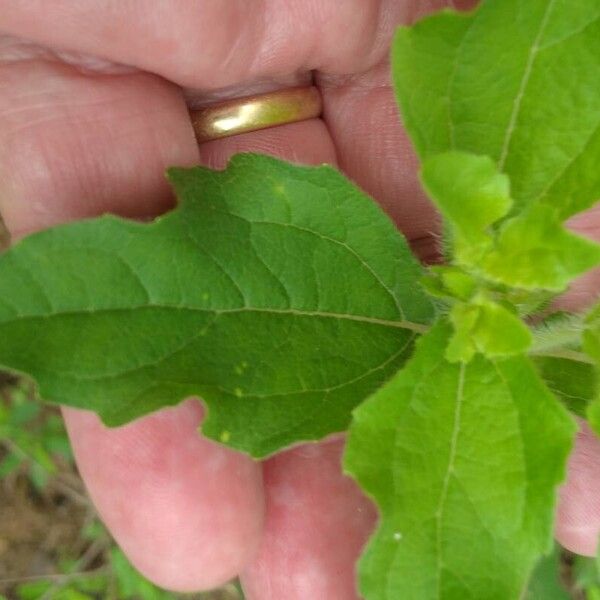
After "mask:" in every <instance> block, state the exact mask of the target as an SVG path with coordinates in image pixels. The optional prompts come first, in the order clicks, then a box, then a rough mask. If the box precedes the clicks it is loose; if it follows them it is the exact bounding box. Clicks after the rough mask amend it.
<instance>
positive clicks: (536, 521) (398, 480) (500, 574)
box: [345, 323, 576, 600]
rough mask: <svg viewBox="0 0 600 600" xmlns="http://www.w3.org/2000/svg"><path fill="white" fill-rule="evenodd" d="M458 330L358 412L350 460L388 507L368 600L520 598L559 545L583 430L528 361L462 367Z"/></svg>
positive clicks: (445, 333) (364, 576)
mask: <svg viewBox="0 0 600 600" xmlns="http://www.w3.org/2000/svg"><path fill="white" fill-rule="evenodd" d="M450 333H451V328H450V327H449V326H448V325H447V324H444V323H441V324H438V325H436V326H435V327H434V328H433V329H432V330H431V331H430V332H429V333H428V334H426V335H425V336H423V337H422V338H421V339H420V340H419V342H418V343H417V347H416V350H415V354H414V356H413V358H411V360H410V361H409V362H408V363H407V365H406V366H405V368H404V369H403V370H401V371H400V372H399V373H398V375H397V376H396V377H395V378H394V379H393V380H391V381H390V382H389V383H388V384H387V385H386V386H385V387H383V388H382V389H381V390H380V391H379V392H377V393H376V394H375V395H374V396H373V397H371V398H370V399H369V400H367V401H366V402H365V403H364V404H362V405H361V406H360V407H358V408H357V409H356V410H355V411H354V413H353V416H354V420H353V423H352V425H351V428H350V436H349V440H348V446H347V451H346V457H345V467H346V469H347V471H348V472H350V474H352V475H353V476H354V477H355V478H356V479H357V481H358V482H359V483H360V485H361V486H362V487H363V488H364V489H365V490H366V491H367V492H368V493H369V494H370V495H371V496H372V497H373V498H374V499H375V500H376V501H377V503H378V505H379V508H380V511H381V522H380V525H379V529H378V531H377V533H376V534H375V536H374V537H373V538H372V539H371V542H370V543H369V545H368V547H367V550H366V552H365V554H364V557H363V559H362V560H361V564H360V572H361V584H362V593H363V594H364V596H365V597H366V598H367V599H368V600H397V599H398V598H415V599H416V598H418V599H419V600H430V599H431V600H434V599H435V600H481V599H482V598H488V599H498V600H511V599H514V600H516V599H517V598H519V597H520V596H521V594H522V593H523V590H524V587H525V585H526V581H527V577H528V575H529V573H530V571H531V569H532V567H533V565H534V563H535V562H536V560H537V559H538V557H539V555H540V554H542V553H543V552H546V551H548V550H549V549H550V547H551V539H552V527H553V513H554V510H553V509H554V505H555V500H556V487H557V485H558V484H559V483H560V482H561V481H562V479H563V476H564V472H565V462H566V459H567V455H568V453H569V450H570V447H571V443H572V438H573V436H574V434H575V429H576V428H575V425H574V423H573V421H572V419H571V418H570V417H569V416H568V414H567V412H566V411H565V410H564V409H563V408H562V407H561V406H560V404H559V403H558V402H557V401H556V399H555V398H554V397H553V396H552V394H551V393H550V392H549V391H548V389H547V388H546V387H545V386H544V384H543V383H542V381H541V380H540V379H539V377H538V375H537V373H536V372H535V370H534V368H533V367H532V365H531V363H530V361H529V360H528V359H527V358H525V357H514V358H509V359H503V360H496V361H491V360H488V359H486V358H484V357H482V356H477V357H475V359H474V360H473V361H472V362H471V363H469V364H468V365H465V364H450V363H448V362H447V361H446V360H445V358H444V348H445V346H446V344H447V342H448V339H449V336H450Z"/></svg>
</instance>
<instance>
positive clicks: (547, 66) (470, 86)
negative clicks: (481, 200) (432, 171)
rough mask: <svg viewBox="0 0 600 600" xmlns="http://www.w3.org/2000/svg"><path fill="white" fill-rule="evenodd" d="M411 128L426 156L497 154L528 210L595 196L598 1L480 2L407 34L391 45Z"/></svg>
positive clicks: (599, 114)
mask: <svg viewBox="0 0 600 600" xmlns="http://www.w3.org/2000/svg"><path fill="white" fill-rule="evenodd" d="M393 70H394V81H395V86H396V92H397V96H398V100H399V103H400V106H401V108H402V113H403V117H404V124H405V126H406V128H407V129H408V131H409V133H410V135H411V137H412V139H413V141H414V143H415V146H416V148H417V151H418V153H419V154H420V156H421V157H422V158H428V157H430V156H432V155H434V154H437V153H441V152H445V151H448V150H461V151H464V152H470V153H473V154H479V155H486V156H490V157H492V158H493V160H494V161H495V162H496V164H497V165H498V167H499V170H500V171H502V172H504V173H506V174H507V175H508V176H509V177H510V180H511V182H512V191H513V198H514V200H515V201H516V206H517V207H519V208H521V207H525V206H527V205H530V204H532V203H534V202H542V203H545V204H550V205H552V206H555V207H557V208H558V210H559V213H560V217H561V219H562V218H565V217H567V216H569V215H571V214H574V213H576V212H579V211H581V210H584V209H585V208H587V207H589V206H591V205H592V204H593V203H594V202H595V201H596V200H597V199H598V198H600V170H598V162H599V159H600V94H598V92H597V88H598V81H599V80H600V4H599V3H598V2H597V0H578V1H577V2H573V1H571V0H528V1H527V2H523V1H522V0H484V1H483V2H482V3H481V6H480V8H479V9H478V10H477V11H475V12H474V13H472V14H470V15H468V16H463V15H459V14H457V13H450V12H445V13H442V14H439V15H435V16H433V17H430V18H427V19H425V20H423V21H421V22H420V23H417V24H416V25H414V26H413V27H411V28H404V29H401V30H400V32H399V33H398V35H397V37H396V41H395V44H394V51H393Z"/></svg>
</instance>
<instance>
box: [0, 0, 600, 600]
mask: <svg viewBox="0 0 600 600" xmlns="http://www.w3.org/2000/svg"><path fill="white" fill-rule="evenodd" d="M254 4H256V6H255V7H254ZM442 6H446V3H445V0H430V1H427V0H420V1H411V0H342V1H340V0H256V2H255V3H253V9H252V11H248V10H247V0H227V1H226V2H224V1H223V0H197V1H195V2H177V1H176V0H161V1H158V2H152V3H150V2H148V3H141V2H133V0H118V1H117V0H106V1H104V2H92V1H91V0H90V1H85V2H75V1H73V0H53V2H51V3H48V2H47V1H45V0H28V1H26V0H0V31H2V32H4V35H3V37H1V38H0V211H1V213H2V215H3V218H4V220H5V222H6V225H7V227H8V228H9V230H10V232H11V234H12V236H13V239H18V238H19V237H21V236H23V235H26V234H28V233H30V232H33V231H35V230H38V229H41V228H45V227H48V226H51V225H54V224H57V223H61V222H65V221H69V220H73V219H80V218H83V217H89V216H93V215H98V214H101V213H103V212H107V211H111V212H115V213H118V214H122V215H125V216H128V217H133V218H148V217H152V216H154V215H157V214H160V213H161V212H164V211H165V210H166V209H168V208H169V207H170V206H171V205H172V203H173V199H172V196H171V194H170V192H169V189H168V187H167V186H166V184H165V181H164V178H163V171H164V169H165V168H166V167H167V166H171V165H180V166H188V165H193V164H196V163H198V162H202V163H204V164H207V165H211V166H215V167H220V166H223V165H224V163H225V162H226V159H227V157H228V156H230V155H231V154H232V153H233V152H237V151H241V150H253V151H259V152H265V153H270V154H274V155H277V156H281V157H283V158H287V159H290V160H294V161H297V162H302V163H321V162H329V163H333V164H337V165H339V167H340V168H341V169H342V170H343V171H344V172H345V173H346V174H347V175H348V176H350V177H351V178H352V179H354V180H355V181H356V182H358V183H359V184H360V185H361V186H362V187H363V188H364V189H365V190H367V191H368V192H369V193H371V194H372V195H373V196H374V197H375V198H376V199H377V200H378V201H379V202H380V203H381V204H382V206H383V207H384V208H385V209H386V210H387V211H388V213H389V214H390V215H391V216H392V217H393V218H394V219H395V220H396V222H397V223H398V225H399V227H400V228H401V229H402V231H403V232H404V233H405V234H406V236H407V237H408V238H409V240H410V241H411V243H412V245H413V248H414V249H415V250H416V251H417V253H418V254H419V255H420V256H421V257H422V258H423V259H424V260H433V259H435V257H436V253H435V242H434V234H435V232H436V230H437V218H436V216H435V214H434V212H433V210H432V209H431V207H430V205H429V204H428V203H427V201H426V199H425V197H424V196H423V193H422V192H421V191H420V188H419V185H418V182H417V178H416V171H417V163H416V159H415V157H414V154H413V152H412V150H411V148H410V145H409V142H408V140H407V137H406V134H405V133H404V131H403V130H402V128H401V126H400V125H399V123H398V118H397V110H396V108H395V104H394V100H393V94H392V91H391V88H390V82H389V65H388V64H387V61H386V57H387V52H388V47H389V42H390V38H391V35H392V32H393V30H394V28H395V27H396V25H398V24H401V23H409V22H411V21H413V20H414V19H415V18H417V17H419V16H421V15H423V14H425V13H426V12H428V11H431V10H434V9H437V8H441V7H442ZM456 7H457V8H467V5H466V4H465V3H456ZM49 47H52V48H61V49H64V51H61V52H56V51H50V50H48V48H49ZM123 65H127V66H123ZM311 72H314V77H315V80H316V81H317V83H318V85H320V87H321V89H322V92H323V96H324V101H325V114H324V118H323V119H315V120H311V121H305V122H303V123H299V124H294V125H287V126H283V127H278V128H275V129H272V130H268V131H263V132H257V133H251V134H245V135H242V136H237V137H234V138H230V139H226V140H220V141H215V142H209V143H206V144H203V145H202V146H201V147H198V145H197V144H196V142H195V139H194V135H193V132H192V129H191V126H190V122H189V118H188V115H187V108H186V104H185V102H184V94H183V93H182V88H186V91H185V95H186V97H187V98H188V100H189V101H191V102H192V103H200V104H202V103H204V104H205V103H209V102H211V100H213V99H214V98H218V97H236V96H243V95H246V94H248V93H254V92H260V91H267V90H271V89H278V88H281V87H287V86H289V85H293V84H294V83H298V82H305V81H307V78H308V79H310V73H311ZM573 227H574V228H576V229H579V230H581V231H583V232H584V233H585V234H587V235H589V236H591V237H597V238H598V237H600V215H598V214H597V213H596V214H594V213H591V214H590V215H588V216H587V217H586V218H585V219H579V220H575V221H574V223H573ZM597 280H598V274H597V273H596V274H592V275H590V276H588V277H586V278H585V279H584V280H582V281H581V282H580V283H578V284H577V286H575V290H574V292H573V293H572V295H571V296H570V297H569V298H567V299H566V300H565V303H566V304H567V305H569V306H570V307H581V306H583V305H585V303H586V302H589V300H590V299H591V298H593V296H594V295H595V294H596V293H597V290H598V285H599V284H600V281H597ZM64 415H65V419H66V422H67V426H68V430H69V433H70V436H71V439H72V442H73V446H74V450H75V454H76V456H77V461H78V464H79V467H80V470H81V473H82V475H83V477H84V479H85V481H86V484H87V488H88V490H89V493H90V495H91V497H92V499H93V501H94V503H95V505H96V506H97V508H98V511H99V512H100V514H101V515H102V518H103V519H104V520H105V522H106V524H107V525H108V527H109V528H110V529H111V531H112V532H113V534H114V536H115V538H116V539H117V541H118V542H119V544H120V545H121V546H122V547H123V548H124V550H125V551H126V552H127V554H128V555H129V556H130V558H131V559H132V561H133V562H134V564H135V565H136V566H137V567H138V568H139V569H140V570H141V571H142V572H143V573H144V574H145V575H146V576H147V577H149V578H150V579H152V580H153V581H155V582H156V583H158V584H159V585H162V586H165V587H168V588H172V589H177V590H182V591H190V590H197V589H201V588H210V587H214V586H217V585H219V584H220V583H222V582H224V581H226V580H227V579H229V578H231V577H234V576H235V575H236V574H241V578H242V581H243V584H244V587H245V589H246V591H247V595H248V598H250V600H279V599H280V598H286V599H287V600H295V599H298V600H300V599H306V598H315V599H320V598H327V599H328V600H351V599H352V598H357V597H358V596H357V594H356V591H355V582H354V579H355V577H354V563H355V561H356V558H357V557H358V555H359V553H360V549H361V547H362V545H363V544H364V542H365V540H366V539H367V537H368V535H369V533H370V531H372V529H373V527H374V524H375V520H376V515H375V510H374V508H373V506H372V505H371V504H370V502H369V501H368V500H366V499H365V498H364V497H363V496H362V495H361V493H360V492H359V490H358V488H357V487H356V486H355V485H354V483H353V482H352V481H350V480H349V479H348V478H346V477H344V476H343V475H342V474H341V471H340V466H339V465H340V457H341V452H342V446H343V440H342V439H340V438H336V439H330V440H326V441H324V442H322V443H320V444H310V445H304V446H301V447H299V448H296V449H293V450H288V451H286V452H282V453H281V454H279V455H277V456H275V457H273V458H271V459H269V460H267V461H265V462H264V463H263V464H256V463H254V462H252V461H251V460H249V459H248V458H246V457H245V456H243V455H241V454H239V453H236V452H233V451H231V450H228V449H226V448H223V447H221V446H218V445H216V444H214V443H213V442H211V441H208V440H206V439H203V438H201V437H199V436H198V434H197V431H196V428H197V425H198V423H199V422H200V421H201V419H202V407H201V405H200V404H199V403H198V402H197V401H195V400H187V401H186V402H184V403H182V404H181V405H179V406H178V407H176V408H172V409H168V410H164V411H161V412H159V413H156V414H154V415H151V416H149V417H147V418H144V419H140V420H138V421H136V422H134V423H132V424H130V425H127V426H125V427H122V428H119V429H113V430H108V429H106V428H105V427H103V426H102V425H101V424H100V423H99V421H98V419H97V418H96V417H95V416H94V415H92V414H90V413H87V412H85V411H77V410H72V409H65V410H64ZM599 532H600V442H599V441H598V440H597V439H596V438H595V437H594V436H592V435H591V434H590V433H589V432H587V431H584V432H583V433H582V435H581V436H580V438H579V440H578V442H577V447H576V449H575V451H574V453H573V456H572V458H571V463H570V470H569V476H568V482H567V483H566V485H565V486H564V487H563V488H562V490H561V504H560V509H559V513H558V522H557V536H558V539H559V540H560V541H561V542H562V543H563V544H564V545H565V546H567V547H568V548H570V549H571V550H574V551H576V552H581V553H586V554H591V553H593V552H594V551H595V547H596V539H597V536H598V533H599Z"/></svg>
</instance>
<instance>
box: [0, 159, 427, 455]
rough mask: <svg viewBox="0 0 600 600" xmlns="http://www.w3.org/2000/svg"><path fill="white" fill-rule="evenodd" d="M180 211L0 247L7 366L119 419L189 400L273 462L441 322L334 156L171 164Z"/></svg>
mask: <svg viewBox="0 0 600 600" xmlns="http://www.w3.org/2000/svg"><path fill="white" fill-rule="evenodd" d="M170 179H171V181H172V182H173V185H174V187H175V190H176V192H177V195H178V196H179V199H180V201H181V204H180V206H179V208H177V209H176V210H174V211H173V212H171V213H170V214H168V215H167V216H165V217H162V218H160V219H158V220H157V221H155V222H154V223H150V224H140V223H134V222H130V221H126V220H122V219H119V218H116V217H112V216H105V217H102V218H99V219H94V220H90V221H86V222H80V223H73V224H69V225H65V226H62V227H57V228H55V229H53V230H48V231H45V232H42V233H39V234H37V235H34V236H32V237H30V238H28V239H26V240H24V241H23V242H21V243H20V244H18V245H16V246H15V247H14V248H12V249H11V250H9V251H8V252H6V253H5V254H4V255H2V256H1V257H0V365H2V366H4V367H6V368H9V369H13V370H16V371H20V372H23V373H27V374H29V375H31V376H33V377H34V378H35V380H36V381H37V383H38V385H39V390H40V393H41V395H42V397H43V398H44V399H46V400H50V401H54V402H62V403H65V404H69V405H73V406H79V407H84V408H89V409H93V410H95V411H97V412H98V413H99V414H100V415H101V417H102V418H103V419H104V420H105V422H107V423H109V424H111V425H116V424H120V423H124V422H126V421H128V420H131V419H132V418H134V417H137V416H139V415H142V414H144V413H147V412H149V411H152V410H155V409H157V408H159V407H161V406H165V405H168V404H174V403H176V402H178V401H180V400H181V399H182V398H184V397H185V396H188V395H191V394H199V395H201V396H202V397H203V398H204V400H205V401H206V403H207V404H208V406H209V409H210V410H209V417H208V420H207V421H206V423H205V425H204V431H205V432H206V433H207V434H208V435H210V436H212V437H214V438H216V439H221V440H222V441H227V442H228V443H229V444H230V445H232V446H235V447H237V448H241V449H244V450H246V451H249V452H251V453H253V454H254V455H257V456H262V455H265V454H268V453H270V452H273V451H275V450H276V449H278V448H280V447H281V446H284V445H287V444H290V443H292V442H295V441H297V440H303V439H314V438H318V437H320V436H323V435H325V434H327V433H329V432H332V431H339V430H343V429H345V428H346V426H347V424H348V421H349V418H350V411H351V410H352V408H353V407H354V406H356V404H357V403H359V402H360V401H362V400H363V399H364V398H365V397H366V396H368V395H369V394H370V393H371V392H372V391H374V390H375V389H376V388H378V387H379V386H380V385H381V384H382V383H383V382H384V381H386V380H387V379H388V378H389V377H391V375H392V374H393V373H394V372H395V371H396V370H397V369H398V367H399V366H400V365H401V364H402V362H403V361H404V360H405V358H406V357H407V355H408V353H409V352H410V350H411V345H412V340H413V338H414V337H415V335H416V332H418V331H421V330H422V329H423V325H422V324H423V323H427V322H428V321H429V320H430V319H431V317H432V312H433V309H432V305H431V303H430V301H429V300H428V299H427V298H426V297H425V296H424V293H423V292H422V291H421V288H420V286H419V285H418V279H419V278H420V277H421V275H422V270H421V268H420V266H419V265H418V264H417V262H416V261H415V259H414V258H413V257H412V255H411V253H410V251H409V248H408V246H407V244H406V242H405V240H404V238H403V237H402V236H401V235H400V234H399V233H398V231H397V229H396V228H395V227H394V225H393V224H392V223H391V221H390V220H389V219H388V218H387V217H386V216H385V215H384V213H383V212H382V211H381V210H380V209H379V208H378V207H377V206H376V204H375V203H374V202H372V201H371V200H370V199H369V198H367V197H366V196H365V195H364V194H363V193H361V192H360V191H359V190H358V189H357V188H355V187H354V186H352V185H351V184H350V183H349V182H348V181H347V180H346V179H344V178H343V177H342V176H341V175H340V174H339V173H337V172H336V171H335V170H333V169H331V168H329V167H326V166H324V167H319V168H307V167H295V166H292V165H288V164H285V163H283V162H280V161H277V160H275V159H272V158H267V157H263V156H256V155H242V156H238V157H237V158H235V159H233V161H232V162H231V164H230V166H229V168H228V169H227V170H226V171H224V172H213V171H210V170H207V169H202V168H197V169H191V170H179V169H176V170H173V171H171V173H170Z"/></svg>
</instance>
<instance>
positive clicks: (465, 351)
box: [446, 300, 531, 362]
mask: <svg viewBox="0 0 600 600" xmlns="http://www.w3.org/2000/svg"><path fill="white" fill-rule="evenodd" d="M450 321H451V322H452V325H453V326H454V335H453V336H452V338H451V340H450V342H449V344H448V348H447V350H446V358H447V360H449V361H450V362H460V361H462V362H469V361H470V360H471V358H473V355H474V354H475V353H476V352H480V353H481V354H484V355H485V356H488V357H490V358H496V357H500V356H511V355H514V354H522V353H524V352H525V351H526V350H527V349H528V348H529V346H530V345H531V332H530V331H529V328H528V327H527V326H526V325H525V323H523V321H521V319H519V317H518V316H517V315H515V314H513V313H512V312H510V311H509V310H508V309H507V308H505V307H504V306H501V305H500V304H498V303H496V302H490V301H489V300H487V301H486V300H479V301H477V302H472V303H470V304H462V303H461V304H455V305H454V306H453V307H452V310H451V312H450Z"/></svg>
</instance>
